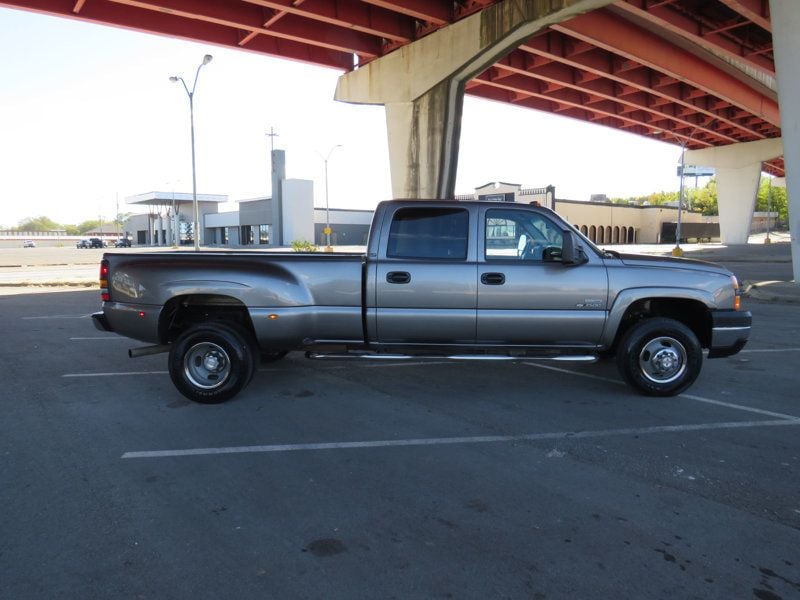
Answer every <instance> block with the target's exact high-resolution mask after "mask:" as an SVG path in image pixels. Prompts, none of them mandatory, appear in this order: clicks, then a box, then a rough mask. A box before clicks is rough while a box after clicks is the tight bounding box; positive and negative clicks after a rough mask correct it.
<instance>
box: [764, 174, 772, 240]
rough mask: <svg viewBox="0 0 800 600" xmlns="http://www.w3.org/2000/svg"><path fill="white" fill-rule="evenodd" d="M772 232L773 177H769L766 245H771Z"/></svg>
mask: <svg viewBox="0 0 800 600" xmlns="http://www.w3.org/2000/svg"><path fill="white" fill-rule="evenodd" d="M771 230H772V176H771V175H767V237H765V238H764V243H765V244H771V243H772V240H771V239H770V238H769V234H770V232H771Z"/></svg>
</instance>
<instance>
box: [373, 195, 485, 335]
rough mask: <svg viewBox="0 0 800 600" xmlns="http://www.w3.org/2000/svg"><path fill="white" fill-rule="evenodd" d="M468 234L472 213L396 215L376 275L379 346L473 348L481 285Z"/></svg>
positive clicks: (423, 210) (409, 211) (426, 209)
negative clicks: (478, 282)
mask: <svg viewBox="0 0 800 600" xmlns="http://www.w3.org/2000/svg"><path fill="white" fill-rule="evenodd" d="M469 231H470V213H469V210H468V209H467V208H456V207H431V206H420V207H400V208H398V209H396V210H395V212H394V214H393V215H392V216H391V224H390V227H389V230H388V233H386V232H385V230H384V234H383V235H384V236H385V237H386V239H385V241H383V243H382V245H381V246H382V249H381V252H380V257H379V261H378V264H377V272H376V288H375V291H376V308H377V315H376V317H377V338H378V341H379V342H381V343H385V344H471V343H474V341H475V322H476V295H477V290H476V287H477V285H476V280H475V273H476V263H475V250H474V244H472V249H470V244H469V238H470V236H469Z"/></svg>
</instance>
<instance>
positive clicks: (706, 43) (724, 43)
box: [611, 0, 775, 75]
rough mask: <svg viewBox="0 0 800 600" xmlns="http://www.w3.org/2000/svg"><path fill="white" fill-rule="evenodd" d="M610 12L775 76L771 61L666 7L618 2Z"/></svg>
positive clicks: (637, 1) (634, 1)
mask: <svg viewBox="0 0 800 600" xmlns="http://www.w3.org/2000/svg"><path fill="white" fill-rule="evenodd" d="M611 10H612V12H614V13H615V14H618V15H620V16H624V15H631V16H635V17H637V18H639V19H642V20H644V21H646V22H648V23H652V24H654V25H656V26H657V27H660V28H662V29H666V30H667V31H669V32H671V33H674V34H676V35H679V36H681V37H683V38H685V39H687V40H690V41H691V42H692V43H694V44H697V45H698V46H700V47H701V48H705V49H706V50H717V51H721V52H722V53H723V54H726V55H727V56H730V57H732V58H736V59H738V60H744V61H746V62H748V63H750V64H751V65H753V66H754V67H757V68H759V69H761V70H763V71H766V72H768V73H770V74H772V75H774V74H775V62H774V61H773V60H772V59H771V58H769V57H766V56H761V55H751V51H752V50H753V49H752V48H745V47H744V46H742V45H741V44H738V43H736V42H734V41H733V40H731V39H730V38H728V37H726V36H724V35H720V34H719V33H711V32H709V31H707V30H706V29H705V28H704V27H703V25H702V24H701V23H698V22H697V21H696V20H694V19H692V18H690V17H688V16H686V15H684V14H682V13H679V12H677V11H674V10H672V9H670V8H668V7H667V6H661V5H658V6H654V5H652V4H648V2H647V0H619V1H618V2H616V3H615V4H614V5H613V7H612V9H611Z"/></svg>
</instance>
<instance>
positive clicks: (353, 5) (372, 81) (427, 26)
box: [0, 0, 800, 277]
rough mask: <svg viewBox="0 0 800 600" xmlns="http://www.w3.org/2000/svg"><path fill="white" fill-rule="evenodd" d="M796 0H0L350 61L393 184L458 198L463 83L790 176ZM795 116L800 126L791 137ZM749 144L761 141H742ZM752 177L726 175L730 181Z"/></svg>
mask: <svg viewBox="0 0 800 600" xmlns="http://www.w3.org/2000/svg"><path fill="white" fill-rule="evenodd" d="M793 4H794V2H793V1H792V0H772V1H771V2H767V0H703V1H698V0H617V1H609V0H528V1H524V0H227V1H224V2H222V1H220V2H208V1H206V0H0V6H9V7H12V8H20V9H25V10H33V11H39V12H43V13H48V14H54V15H60V16H64V17H70V18H76V19H81V20H86V21H91V22H96V23H102V24H108V25H113V26H119V27H125V28H131V29H136V30H139V31H145V32H150V33H156V34H161V35H168V36H174V37H180V38H184V39H190V40H195V41H203V42H208V43H211V44H217V45H223V46H228V47H234V48H239V49H242V50H246V51H251V52H258V53H263V54H269V55H272V56H278V57H283V58H287V59H293V60H300V61H304V62H310V63H314V64H318V65H324V66H328V67H332V68H336V69H339V70H341V71H343V72H344V75H343V76H342V78H341V79H340V82H339V85H338V88H337V98H338V99H340V100H343V101H349V102H365V103H374V104H384V105H385V106H386V110H387V126H388V130H389V143H390V155H391V162H392V182H393V192H394V195H395V196H398V197H400V196H402V197H414V196H416V197H424V196H436V197H450V196H452V194H453V191H454V190H453V185H454V181H455V169H456V163H457V153H458V137H459V126H460V114H461V105H462V101H463V95H464V94H465V93H466V94H470V95H473V96H478V97H482V98H488V99H491V100H495V101H499V102H504V103H509V104H514V105H517V106H522V107H527V108H531V109H535V110H543V111H547V112H552V113H556V114H560V115H563V116H566V117H571V118H575V119H580V120H583V121H587V122H591V123H595V124H600V125H604V126H608V127H613V128H616V129H622V130H625V131H628V132H631V133H634V134H638V135H642V136H646V137H649V138H652V139H658V140H662V141H665V142H668V143H674V144H676V145H681V146H685V147H686V148H687V149H689V150H693V151H701V150H703V149H713V148H720V147H725V148H729V150H727V151H726V153H725V156H726V157H727V158H726V159H725V161H723V162H725V164H729V163H730V162H731V160H733V159H731V158H730V157H731V156H733V155H736V156H739V155H747V156H748V157H749V158H748V160H749V162H747V161H744V159H743V158H741V157H739V158H736V159H735V160H733V162H735V163H737V164H738V163H741V162H742V161H744V162H747V166H746V167H739V168H740V169H741V168H745V169H747V170H748V172H749V173H751V175H752V171H753V169H757V171H758V172H760V171H761V170H764V171H767V172H769V173H771V174H774V175H778V176H784V175H786V176H788V187H789V189H790V190H791V189H793V185H792V180H793V178H794V177H800V174H798V173H797V171H798V170H800V166H795V165H797V163H796V162H791V161H789V160H787V165H788V168H787V166H785V163H784V157H791V156H796V155H797V154H800V149H798V151H795V150H794V147H795V146H796V145H797V144H798V142H797V140H794V139H793V138H794V137H795V136H796V134H795V133H794V132H795V131H797V127H796V123H797V121H796V115H794V114H791V115H788V114H787V111H788V112H791V113H794V112H796V110H795V109H794V105H793V101H792V103H790V102H789V96H787V95H786V94H785V93H784V90H789V89H793V88H794V87H796V85H797V84H796V83H795V80H796V79H797V78H796V77H795V75H794V71H796V69H794V68H793V65H794V64H796V62H795V60H796V58H800V57H799V56H797V54H798V52H800V49H798V48H797V44H796V43H795V42H794V40H793V38H792V36H793V30H792V29H791V28H790V27H789V26H788V25H787V24H793V23H795V21H796V20H797V18H796V17H795V16H794V12H796V11H795V10H794V7H793V6H792V5H793ZM773 24H774V25H775V29H774V31H773ZM794 31H796V30H794ZM773 37H775V41H774V44H773ZM776 49H777V50H778V52H777V62H778V68H777V69H776V52H775V50H776ZM781 53H782V55H781ZM409 74H413V76H409ZM778 79H780V80H781V82H782V85H781V95H782V96H786V97H785V98H784V102H783V103H781V104H780V108H779V96H778V84H777V81H778ZM795 97H796V96H795ZM781 109H782V110H781ZM787 117H790V118H789V120H788V121H787ZM782 118H783V129H784V131H785V132H788V133H789V135H790V136H791V138H787V137H786V136H784V137H782V136H781V126H782ZM787 123H789V124H790V125H793V126H787ZM766 140H775V141H776V144H772V145H769V144H767V145H766V146H765V145H764V144H760V145H758V146H757V147H758V148H759V149H760V150H759V152H756V153H755V155H754V154H753V152H752V151H751V150H752V148H755V147H756V146H753V145H751V144H749V143H751V142H763V141H766ZM740 144H741V145H742V148H749V150H737V149H736V148H737V147H738V145H740ZM766 147H770V148H771V150H770V151H768V152H767V153H768V154H769V153H770V152H772V151H773V150H774V149H775V148H777V149H778V150H777V151H776V152H777V154H775V155H771V156H766V155H765V154H764V152H763V149H764V148H766ZM784 148H785V151H784ZM693 155H694V156H697V157H702V158H703V159H705V160H709V159H710V157H713V156H716V154H715V153H708V152H705V153H699V154H688V155H687V158H689V157H691V156H693ZM753 156H756V158H753ZM797 158H798V159H800V156H797ZM697 160H700V158H697ZM753 161H756V162H755V163H754V162H753ZM754 164H755V165H757V166H754ZM707 166H714V165H713V164H711V165H707ZM735 170H736V169H732V168H731V167H722V168H721V169H720V172H719V175H718V177H720V178H728V177H734V179H736V178H738V179H736V180H737V181H739V180H745V179H746V180H748V181H749V180H750V179H752V176H747V177H746V176H744V175H743V174H742V173H741V172H739V173H735V174H734V173H733V171H735ZM748 177H749V179H748ZM742 178H744V179H742ZM734 179H731V180H730V181H734ZM798 185H800V181H799V182H798ZM739 187H740V186H736V185H724V183H723V182H720V190H722V189H723V188H724V189H728V190H739ZM745 187H747V190H746V191H741V190H739V191H738V192H737V191H732V192H730V193H733V194H734V196H735V197H734V198H732V199H731V198H726V199H721V202H720V204H721V207H723V208H721V210H726V208H724V207H726V206H732V205H737V206H738V205H740V204H741V203H742V202H744V203H745V204H746V205H748V206H750V208H749V210H746V211H744V213H746V214H747V215H749V214H750V213H751V212H752V205H753V201H754V198H753V197H752V195H751V190H750V186H749V184H748V186H745ZM798 203H800V200H798V202H796V203H792V205H791V207H790V211H791V213H792V214H793V215H798V214H800V208H798ZM736 212H737V213H738V212H740V211H736ZM741 218H745V215H744V214H743V215H742V216H741ZM795 219H796V217H795ZM739 220H740V219H739V217H737V226H736V227H733V228H731V227H723V232H722V234H723V238H724V239H725V240H726V241H729V242H742V241H745V240H743V239H741V238H742V232H743V231H744V229H743V227H742V225H741V223H739V222H738V221H739ZM790 220H791V218H790ZM723 221H725V219H723ZM793 229H794V228H793ZM745 239H746V238H745ZM793 244H794V245H793V251H794V252H795V254H794V258H795V265H796V267H795V269H796V272H795V276H796V277H797V275H799V274H800V273H798V272H797V270H798V268H800V247H797V246H796V245H797V244H798V242H797V241H795V242H793Z"/></svg>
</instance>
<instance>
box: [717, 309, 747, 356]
mask: <svg viewBox="0 0 800 600" xmlns="http://www.w3.org/2000/svg"><path fill="white" fill-rule="evenodd" d="M752 323H753V315H752V314H751V313H750V311H738V310H718V311H714V312H713V313H711V346H710V348H709V351H708V358H723V357H725V356H731V355H733V354H736V353H737V352H739V351H740V350H741V349H742V348H744V345H745V344H746V343H747V340H748V338H749V337H750V329H751V326H752Z"/></svg>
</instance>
